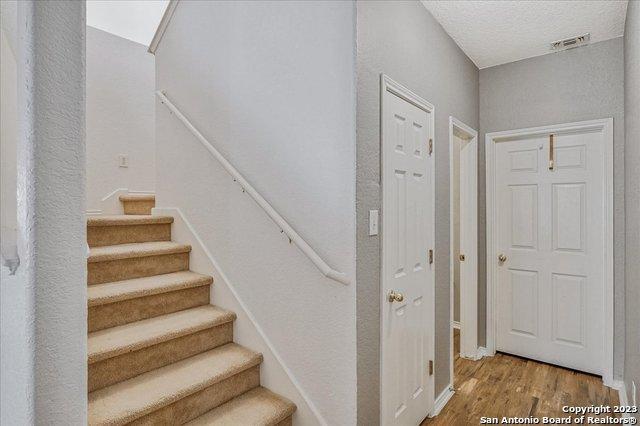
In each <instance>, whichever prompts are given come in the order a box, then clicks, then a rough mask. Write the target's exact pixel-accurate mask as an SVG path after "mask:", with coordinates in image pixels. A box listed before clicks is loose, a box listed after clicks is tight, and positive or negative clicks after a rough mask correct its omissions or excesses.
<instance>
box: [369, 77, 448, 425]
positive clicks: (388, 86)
mask: <svg viewBox="0 0 640 426" xmlns="http://www.w3.org/2000/svg"><path fill="white" fill-rule="evenodd" d="M386 92H389V93H392V94H394V95H396V96H398V97H400V98H401V99H403V100H405V101H407V102H409V103H410V104H412V105H414V106H416V107H417V108H420V109H422V110H423V111H426V112H428V113H429V117H430V125H429V127H430V131H431V135H430V137H431V138H432V139H433V150H432V152H431V157H430V158H431V162H432V167H431V188H430V189H431V194H432V197H433V200H432V202H431V208H432V211H431V215H432V217H434V218H435V210H436V207H435V204H436V203H435V194H436V192H435V179H436V175H435V158H436V145H437V144H436V137H435V107H434V106H433V105H432V104H431V103H429V102H427V101H426V100H425V99H423V98H422V97H421V96H419V95H417V94H416V93H414V92H412V91H411V90H409V89H408V88H406V87H405V86H403V85H401V84H400V83H398V82H396V81H394V80H392V79H391V78H390V77H389V76H387V75H385V74H380V146H381V147H382V146H384V145H383V143H384V111H385V102H384V99H385V96H384V94H385V93H386ZM380 152H381V155H380V157H381V163H380V167H381V173H380V181H381V182H384V176H383V173H384V164H385V161H386V159H385V155H384V149H381V150H380ZM381 186H382V200H383V201H382V232H381V233H380V247H381V249H380V257H381V262H380V277H381V278H380V300H381V301H384V300H386V299H385V298H386V295H385V294H384V289H385V285H384V277H385V271H384V264H385V261H384V259H385V255H386V253H385V251H384V230H385V229H386V227H385V225H384V224H385V221H386V220H388V219H389V218H388V217H387V215H385V214H384V212H385V209H384V199H385V197H384V195H385V186H384V185H381ZM435 236H436V224H435V220H434V221H433V224H432V227H431V238H432V241H431V244H433V248H434V263H433V268H432V269H431V274H432V280H433V283H434V285H433V288H431V294H430V297H429V300H430V301H431V304H430V307H429V308H430V313H431V327H432V329H431V344H430V347H431V351H430V352H431V353H429V354H428V356H429V359H431V360H433V361H434V366H435V323H436V318H435V270H436V262H435V256H436V255H437V253H435ZM425 254H426V253H425ZM383 303H384V302H381V303H380V319H381V320H380V371H379V377H380V423H383V420H384V418H383V415H384V413H383V410H384V404H383V400H384V389H383V386H382V384H383V382H384V380H383V377H382V373H383V365H382V364H383V362H382V360H383V358H384V357H383V345H384V340H383V336H384V332H383V330H384V321H383V320H382V318H384V313H383V307H384V305H383ZM434 368H435V367H434ZM429 391H430V392H431V395H433V397H434V401H433V403H434V406H435V370H434V375H433V377H432V379H431V380H430V389H429Z"/></svg>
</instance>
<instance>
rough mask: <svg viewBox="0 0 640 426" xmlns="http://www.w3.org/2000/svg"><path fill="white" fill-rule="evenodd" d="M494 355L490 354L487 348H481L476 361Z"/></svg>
mask: <svg viewBox="0 0 640 426" xmlns="http://www.w3.org/2000/svg"><path fill="white" fill-rule="evenodd" d="M493 355H494V354H492V353H489V350H488V349H487V348H485V347H484V346H480V347H479V348H478V356H477V357H476V359H482V358H484V357H485V356H493Z"/></svg>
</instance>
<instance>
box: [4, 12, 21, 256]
mask: <svg viewBox="0 0 640 426" xmlns="http://www.w3.org/2000/svg"><path fill="white" fill-rule="evenodd" d="M3 12H4V10H3ZM3 21H4V20H3ZM8 31H10V29H9V28H7V31H5V28H4V25H3V28H2V30H1V31H0V164H1V166H0V240H1V241H2V242H1V247H0V254H1V255H2V259H3V263H4V261H5V259H6V260H9V259H15V258H16V249H17V246H16V237H17V235H16V229H17V221H16V219H17V216H16V214H17V213H16V208H17V204H16V203H17V200H16V197H17V192H16V160H17V151H16V149H17V141H18V116H17V114H18V92H17V88H18V74H17V67H16V58H15V55H14V51H13V48H12V47H11V46H10V45H9V36H8V35H7V34H6V32H8Z"/></svg>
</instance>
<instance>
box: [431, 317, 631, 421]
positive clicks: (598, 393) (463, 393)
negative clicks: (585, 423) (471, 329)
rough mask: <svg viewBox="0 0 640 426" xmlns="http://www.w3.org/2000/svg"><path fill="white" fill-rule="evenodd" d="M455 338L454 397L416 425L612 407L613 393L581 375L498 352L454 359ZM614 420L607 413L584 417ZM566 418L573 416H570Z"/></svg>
mask: <svg viewBox="0 0 640 426" xmlns="http://www.w3.org/2000/svg"><path fill="white" fill-rule="evenodd" d="M459 354H460V336H459V332H458V330H455V333H454V376H455V377H454V388H455V394H454V395H453V397H452V398H451V400H450V401H449V403H448V404H447V406H446V407H445V408H444V409H443V410H442V411H441V412H440V414H439V415H438V416H436V417H434V418H432V419H426V420H425V421H424V422H422V425H429V426H435V425H461V426H462V425H477V424H480V418H481V417H497V418H498V420H501V419H502V417H530V416H531V417H537V418H539V419H541V421H540V424H542V417H545V416H546V417H562V418H566V417H569V416H571V415H570V414H567V413H564V412H562V407H563V406H591V405H592V404H593V405H596V406H598V405H604V406H609V407H611V406H615V405H618V404H619V401H618V391H616V390H613V389H611V388H608V387H606V386H604V385H603V384H602V379H601V378H600V377H597V376H593V375H590V374H586V373H581V372H578V371H574V370H569V369H566V368H562V367H557V366H554V365H549V364H544V363H541V362H537V361H532V360H529V359H525V358H520V357H517V356H512V355H507V354H503V353H498V354H496V356H493V357H485V358H483V359H481V360H479V361H470V360H467V359H464V358H460V356H459ZM604 416H609V417H619V416H618V415H615V414H613V413H611V414H601V415H600V416H597V415H593V414H587V417H600V418H602V417H604ZM571 417H579V416H576V415H573V416H571Z"/></svg>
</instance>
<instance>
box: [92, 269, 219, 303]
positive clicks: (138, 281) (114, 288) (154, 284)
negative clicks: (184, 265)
mask: <svg viewBox="0 0 640 426" xmlns="http://www.w3.org/2000/svg"><path fill="white" fill-rule="evenodd" d="M212 283H213V278H212V277H210V276H208V275H202V274H198V273H195V272H192V271H179V272H172V273H169V274H161V275H152V276H150V277H142V278H133V279H129V280H122V281H113V282H110V283H104V284H95V285H91V286H89V287H88V288H87V299H88V305H89V306H90V307H91V306H99V305H106V304H108V303H115V302H120V301H122V300H129V299H135V298H138V297H144V296H151V295H154V294H161V293H168V292H170V291H176V290H182V289H186V288H193V287H200V286H203V285H210V284H212Z"/></svg>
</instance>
